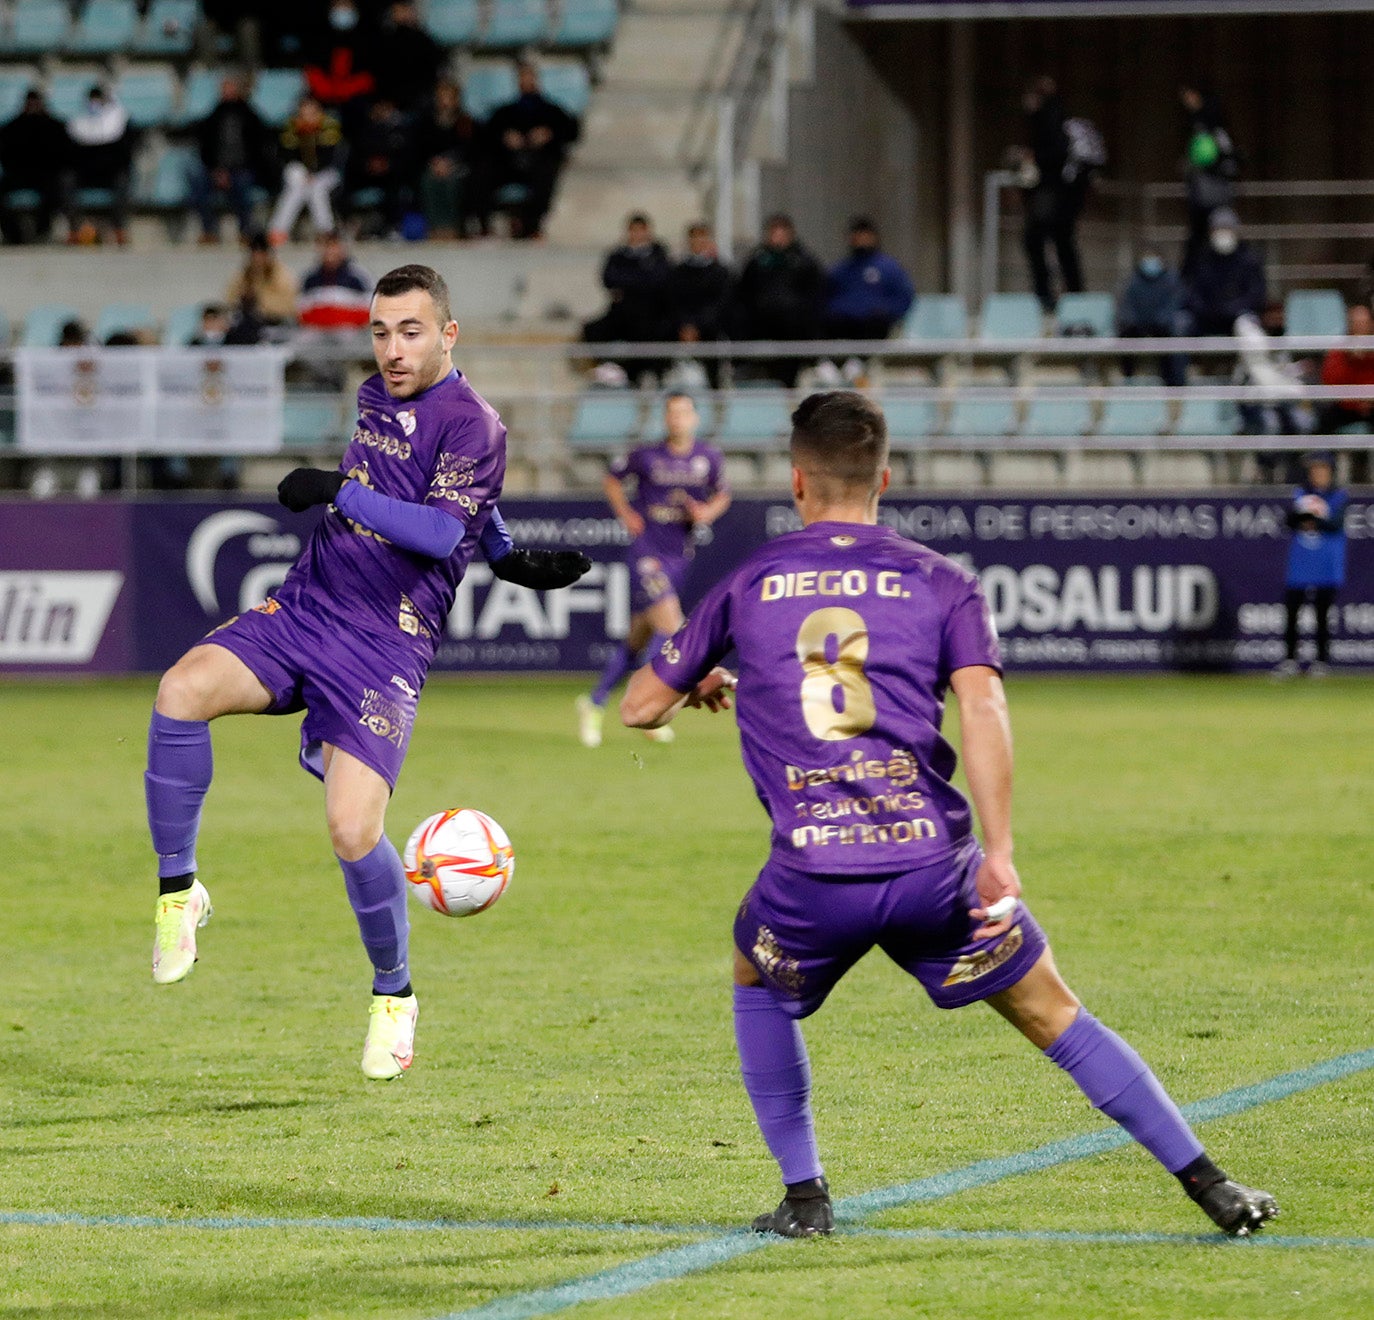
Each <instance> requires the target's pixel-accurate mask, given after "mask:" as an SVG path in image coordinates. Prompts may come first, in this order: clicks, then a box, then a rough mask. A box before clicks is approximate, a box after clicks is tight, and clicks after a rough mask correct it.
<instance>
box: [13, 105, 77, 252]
mask: <svg viewBox="0 0 1374 1320" xmlns="http://www.w3.org/2000/svg"><path fill="white" fill-rule="evenodd" d="M70 150H71V140H70V139H69V138H68V137H67V130H66V127H65V126H64V125H63V123H62V121H61V120H60V119H57V118H55V117H54V116H53V115H51V114H50V113H49V112H48V106H47V102H46V101H44V99H43V93H42V92H40V91H38V90H36V89H35V90H32V91H30V92H28V93H27V94H26V95H25V96H24V105H23V108H22V109H21V110H20V111H19V113H18V114H17V115H16V116H15V117H14V118H13V119H11V120H10V121H9V123H7V124H6V125H5V126H4V127H3V128H0V171H3V177H0V233H3V235H4V239H5V242H7V243H23V242H25V241H29V242H33V241H36V240H42V239H45V238H47V236H48V233H49V231H50V230H51V229H52V218H53V214H54V212H55V211H56V210H57V207H58V203H59V201H60V198H61V193H62V172H63V170H64V169H66V167H67V158H68V153H69V152H70ZM15 193H36V194H37V195H38V205H37V206H36V207H32V208H31V207H29V206H27V205H24V206H14V205H13V204H12V202H11V198H12V196H13V194H15ZM16 200H20V199H16ZM24 200H27V199H24Z"/></svg>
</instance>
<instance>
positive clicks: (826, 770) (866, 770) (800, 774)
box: [787, 747, 921, 793]
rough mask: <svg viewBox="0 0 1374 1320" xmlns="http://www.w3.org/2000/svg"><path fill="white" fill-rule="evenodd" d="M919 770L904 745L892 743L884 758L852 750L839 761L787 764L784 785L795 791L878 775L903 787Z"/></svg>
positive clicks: (861, 780)
mask: <svg viewBox="0 0 1374 1320" xmlns="http://www.w3.org/2000/svg"><path fill="white" fill-rule="evenodd" d="M920 773H921V767H920V764H919V763H918V762H917V760H916V757H915V756H914V755H913V754H912V753H911V752H909V751H908V750H907V749H906V748H905V747H894V748H893V749H892V752H891V754H890V755H889V756H888V758H887V760H885V761H883V760H879V759H878V758H876V757H872V756H868V755H866V754H865V753H864V752H861V751H855V752H853V753H852V754H851V755H850V758H849V760H848V761H844V762H842V763H841V764H839V765H827V766H823V767H821V768H819V769H815V770H805V769H803V768H802V767H800V766H795V765H789V766H788V767H787V787H788V788H790V789H791V790H792V791H793V792H794V793H801V792H804V791H805V790H806V789H808V788H811V787H813V786H815V785H818V784H861V783H864V782H865V781H867V780H870V779H881V780H886V781H887V782H888V783H889V784H891V786H892V787H893V788H905V787H906V786H907V785H908V784H914V783H915V782H916V779H917V776H918V775H919V774H920Z"/></svg>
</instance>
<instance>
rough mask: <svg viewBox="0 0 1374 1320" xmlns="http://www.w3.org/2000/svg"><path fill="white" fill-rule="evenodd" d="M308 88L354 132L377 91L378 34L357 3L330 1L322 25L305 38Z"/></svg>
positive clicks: (340, 0) (353, 1)
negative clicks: (369, 101)
mask: <svg viewBox="0 0 1374 1320" xmlns="http://www.w3.org/2000/svg"><path fill="white" fill-rule="evenodd" d="M303 44H304V46H305V50H306V57H305V67H304V70H303V72H304V73H305V81H306V86H307V87H309V89H310V95H311V96H313V97H314V98H315V99H316V100H317V101H318V102H319V103H320V104H321V105H322V106H324V107H326V108H327V109H328V110H330V111H331V112H333V113H334V114H335V115H337V116H338V119H339V122H340V123H341V124H342V125H343V126H344V128H345V129H347V130H348V131H349V132H351V131H352V130H353V128H354V126H355V124H356V123H357V122H358V121H359V120H360V119H361V118H362V116H363V114H364V112H365V109H366V106H367V98H368V97H369V96H371V95H372V94H373V92H375V91H376V90H377V78H376V75H375V74H374V73H373V57H374V55H375V53H376V46H377V31H376V28H375V27H374V26H373V25H372V23H370V22H369V21H368V17H367V15H366V14H364V13H363V11H362V10H361V9H360V7H359V6H358V4H357V3H356V0H331V2H330V5H329V9H328V12H327V13H326V14H325V17H324V21H323V23H322V24H320V25H317V26H316V27H315V30H314V31H313V32H311V33H308V34H307V35H306V36H305V37H304V43H303Z"/></svg>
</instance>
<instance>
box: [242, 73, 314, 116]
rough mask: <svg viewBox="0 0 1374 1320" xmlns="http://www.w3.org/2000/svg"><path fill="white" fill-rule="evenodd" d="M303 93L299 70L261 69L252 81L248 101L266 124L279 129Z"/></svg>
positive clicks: (303, 88) (302, 79) (303, 82)
mask: <svg viewBox="0 0 1374 1320" xmlns="http://www.w3.org/2000/svg"><path fill="white" fill-rule="evenodd" d="M304 91H305V79H304V78H303V77H302V76H301V72H300V70H299V69H263V70H262V71H261V72H260V73H259V74H258V76H257V78H255V79H254V81H253V91H252V93H251V94H250V95H249V97H248V100H249V102H250V104H251V105H252V107H253V109H254V110H256V111H257V112H258V114H259V115H261V116H262V118H263V120H264V121H265V122H266V123H268V124H271V125H272V126H273V127H274V128H280V127H281V126H282V125H283V124H284V123H286V121H287V120H288V119H289V118H290V117H291V112H292V111H293V110H294V109H295V108H296V105H297V103H298V102H299V101H300V99H301V93H302V92H304Z"/></svg>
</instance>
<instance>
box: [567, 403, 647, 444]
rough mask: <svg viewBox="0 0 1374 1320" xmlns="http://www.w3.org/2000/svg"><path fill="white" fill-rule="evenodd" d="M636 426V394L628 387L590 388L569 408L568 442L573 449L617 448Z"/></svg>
mask: <svg viewBox="0 0 1374 1320" xmlns="http://www.w3.org/2000/svg"><path fill="white" fill-rule="evenodd" d="M638 427H639V396H638V395H637V394H635V393H633V392H632V391H630V390H590V391H588V392H587V393H586V394H584V395H582V396H581V397H580V398H579V399H578V401H577V406H576V408H575V409H574V411H573V420H572V426H571V427H569V429H568V443H569V445H571V446H572V447H573V448H574V449H592V450H596V451H598V452H603V453H604V452H607V451H610V450H614V449H618V448H620V447H621V446H623V445H624V444H626V443H627V442H628V440H629V439H630V437H631V436H633V435H634V434H636V432H637V430H638Z"/></svg>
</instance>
